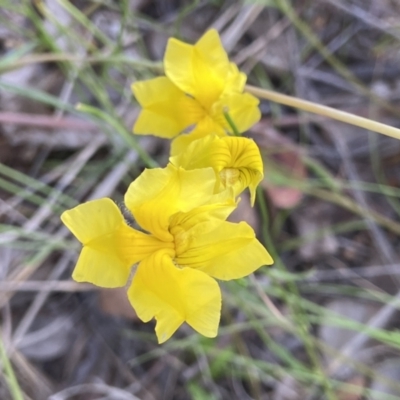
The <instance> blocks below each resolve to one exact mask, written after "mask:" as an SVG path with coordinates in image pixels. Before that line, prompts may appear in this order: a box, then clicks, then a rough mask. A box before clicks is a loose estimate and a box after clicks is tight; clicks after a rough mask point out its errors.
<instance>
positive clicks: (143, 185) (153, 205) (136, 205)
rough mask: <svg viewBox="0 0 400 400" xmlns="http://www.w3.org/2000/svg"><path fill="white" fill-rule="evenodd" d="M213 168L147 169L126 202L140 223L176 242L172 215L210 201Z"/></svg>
mask: <svg viewBox="0 0 400 400" xmlns="http://www.w3.org/2000/svg"><path fill="white" fill-rule="evenodd" d="M214 186H215V173H214V171H213V170H212V168H205V169H198V170H193V171H185V170H184V169H182V168H176V167H174V166H173V165H172V164H169V165H168V166H167V167H166V168H163V169H162V168H155V169H146V170H145V171H144V172H143V173H142V174H141V175H140V176H139V177H138V178H137V179H136V180H135V181H134V182H132V183H131V185H130V186H129V188H128V191H127V192H126V194H125V204H126V206H127V207H128V209H129V210H130V211H131V212H132V214H133V216H134V217H135V219H136V221H137V222H138V223H139V225H140V226H141V227H142V228H143V229H145V230H147V231H148V232H151V233H152V234H153V235H155V236H156V237H158V238H159V239H161V240H164V241H172V240H173V238H172V235H171V234H170V232H169V220H170V217H171V216H172V215H173V214H175V213H177V212H179V211H181V212H187V211H190V210H191V209H193V208H196V207H198V206H199V205H202V204H204V203H206V202H207V201H208V200H209V198H210V197H211V196H212V195H213V190H214Z"/></svg>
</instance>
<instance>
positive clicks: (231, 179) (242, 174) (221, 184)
mask: <svg viewBox="0 0 400 400" xmlns="http://www.w3.org/2000/svg"><path fill="white" fill-rule="evenodd" d="M170 162H171V163H172V164H174V165H175V166H177V167H178V166H180V167H183V168H185V169H187V170H191V169H196V168H206V167H212V168H213V169H214V171H215V173H216V174H217V185H216V188H215V190H216V191H219V190H223V189H224V188H226V187H232V188H233V189H234V192H235V195H236V196H237V195H239V194H240V193H241V192H242V191H243V190H244V189H246V188H247V187H249V188H250V192H251V201H252V204H254V199H255V191H256V188H257V186H258V184H259V183H260V181H261V180H262V178H263V163H262V158H261V154H260V151H259V149H258V147H257V145H256V144H255V143H254V141H253V140H251V139H248V138H243V137H232V136H225V137H221V138H220V137H218V136H216V135H207V136H206V137H204V138H201V139H198V140H196V141H194V142H192V143H190V144H189V146H188V147H187V148H186V149H185V151H183V152H182V153H180V154H179V155H177V156H174V157H171V158H170Z"/></svg>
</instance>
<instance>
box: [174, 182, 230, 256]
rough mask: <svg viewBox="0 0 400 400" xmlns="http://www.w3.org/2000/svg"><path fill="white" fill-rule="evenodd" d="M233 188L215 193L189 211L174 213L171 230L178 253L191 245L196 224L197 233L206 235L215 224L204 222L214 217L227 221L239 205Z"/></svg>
mask: <svg viewBox="0 0 400 400" xmlns="http://www.w3.org/2000/svg"><path fill="white" fill-rule="evenodd" d="M237 204H238V201H235V198H234V193H233V191H232V190H231V189H227V190H225V191H223V192H220V193H218V194H215V195H213V196H212V197H211V198H210V200H209V201H208V202H207V203H206V204H204V205H202V206H199V207H196V208H194V209H193V210H191V211H189V212H185V213H183V212H179V213H176V214H174V215H173V216H172V217H171V220H170V232H171V233H172V235H174V243H175V251H176V254H182V253H183V252H184V251H186V250H187V248H188V247H190V246H191V242H192V233H191V232H192V231H191V230H192V228H193V227H195V226H196V230H195V234H196V235H205V234H207V233H209V232H211V231H213V229H215V226H214V225H213V224H204V222H205V221H206V222H210V221H212V220H214V219H217V220H220V221H225V220H226V219H227V218H228V216H229V215H230V214H231V213H232V212H233V211H234V210H235V208H236V207H237Z"/></svg>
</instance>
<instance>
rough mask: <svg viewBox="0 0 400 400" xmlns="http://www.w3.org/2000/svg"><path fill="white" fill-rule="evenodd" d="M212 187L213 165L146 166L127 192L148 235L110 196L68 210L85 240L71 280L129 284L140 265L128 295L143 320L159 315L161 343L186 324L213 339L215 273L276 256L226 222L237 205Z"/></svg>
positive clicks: (233, 272) (246, 229)
mask: <svg viewBox="0 0 400 400" xmlns="http://www.w3.org/2000/svg"><path fill="white" fill-rule="evenodd" d="M214 187H215V173H214V171H213V170H212V168H205V169H197V170H193V171H185V170H184V169H182V168H176V167H174V166H173V165H171V164H170V165H169V166H168V167H167V168H164V169H151V170H145V171H144V172H143V173H142V175H140V176H139V178H137V179H136V180H135V181H134V182H133V183H132V184H131V185H130V186H129V188H128V191H127V193H126V195H125V204H126V206H127V208H128V209H129V210H130V211H131V213H132V215H133V217H134V218H135V220H136V222H137V223H138V224H139V225H140V226H141V228H142V229H143V230H144V231H145V232H140V231H138V230H136V229H133V228H132V227H130V226H128V225H127V224H126V222H125V221H124V218H123V216H122V214H121V212H120V211H119V209H118V207H117V206H116V205H115V204H114V203H113V202H112V201H111V200H110V199H100V200H94V201H90V202H88V203H84V204H82V205H79V206H77V207H75V208H73V209H72V210H69V211H66V212H64V213H63V214H62V216H61V219H62V221H63V222H64V224H65V225H66V226H67V227H68V228H69V229H70V230H71V231H72V233H73V234H74V235H75V236H76V237H77V239H78V240H79V241H80V242H81V243H82V244H83V249H82V252H81V255H80V257H79V260H78V263H77V265H76V267H75V270H74V273H73V278H74V279H75V280H77V281H79V282H91V283H93V284H95V285H98V286H102V287H117V286H124V285H126V283H127V281H128V278H129V275H130V271H131V267H132V265H133V264H135V263H139V264H138V266H137V270H136V272H135V275H134V277H133V280H132V284H131V286H130V287H129V289H128V298H129V300H130V302H131V304H132V306H133V308H134V309H135V310H136V313H137V315H138V316H139V318H140V319H142V320H143V321H144V322H147V321H150V320H151V319H152V318H155V319H156V321H157V324H156V334H157V337H158V341H159V343H162V342H164V341H166V340H167V339H169V338H170V337H171V335H172V334H173V333H174V332H175V331H176V330H177V329H178V327H179V326H180V325H181V324H182V323H183V322H187V323H188V324H189V325H190V326H192V328H194V329H195V330H196V331H198V332H199V333H201V334H203V335H204V336H207V337H215V336H216V334H217V330H218V325H219V319H220V312H221V292H220V289H219V287H218V284H217V282H216V281H215V279H214V278H216V279H221V280H230V279H236V278H241V277H243V276H246V275H248V274H250V273H252V272H253V271H254V270H256V269H257V268H259V267H260V266H262V265H269V264H272V258H271V256H270V255H269V254H268V252H267V251H266V250H265V248H264V247H263V246H262V245H261V243H260V242H258V240H257V239H256V238H255V236H254V231H253V230H252V229H251V227H250V226H248V225H247V224H246V223H244V222H241V223H239V224H234V223H230V222H226V221H225V219H226V218H227V216H228V215H229V214H230V213H231V212H232V211H233V210H234V209H235V207H236V203H235V201H234V200H233V198H232V193H229V191H228V190H227V191H225V192H222V193H219V194H214Z"/></svg>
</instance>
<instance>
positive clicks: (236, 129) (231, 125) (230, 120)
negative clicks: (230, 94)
mask: <svg viewBox="0 0 400 400" xmlns="http://www.w3.org/2000/svg"><path fill="white" fill-rule="evenodd" d="M223 113H224V117H225V119H226V121H227V122H228V124H229V126H230V127H231V128H232V132H233V135H234V136H241V135H240V132H239V131H238V128H237V127H236V125H235V123H234V122H233V119H232V118H231V116H230V115H229V113H228V111H223Z"/></svg>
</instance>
